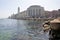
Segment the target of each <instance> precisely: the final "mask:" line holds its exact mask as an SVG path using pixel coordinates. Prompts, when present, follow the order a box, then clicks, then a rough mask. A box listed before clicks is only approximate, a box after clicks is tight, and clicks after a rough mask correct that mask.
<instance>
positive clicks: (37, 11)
mask: <svg viewBox="0 0 60 40" xmlns="http://www.w3.org/2000/svg"><path fill="white" fill-rule="evenodd" d="M27 14H28V16H29V17H41V16H43V15H44V8H43V7H40V6H38V5H33V6H30V7H29V8H28V9H27Z"/></svg>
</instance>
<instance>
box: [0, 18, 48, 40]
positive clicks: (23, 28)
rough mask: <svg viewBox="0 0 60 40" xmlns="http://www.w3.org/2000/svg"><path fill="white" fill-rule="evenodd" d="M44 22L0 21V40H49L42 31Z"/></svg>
mask: <svg viewBox="0 0 60 40" xmlns="http://www.w3.org/2000/svg"><path fill="white" fill-rule="evenodd" d="M42 23H43V22H42V21H33V20H13V19H2V20H0V40H48V33H44V32H43V29H42Z"/></svg>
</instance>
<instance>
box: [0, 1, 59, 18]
mask: <svg viewBox="0 0 60 40" xmlns="http://www.w3.org/2000/svg"><path fill="white" fill-rule="evenodd" d="M31 5H40V6H42V7H44V9H45V10H48V11H52V10H58V9H60V0H0V18H7V17H9V16H10V15H12V14H13V13H14V14H16V13H17V8H18V7H20V12H21V11H24V10H26V9H27V8H28V7H29V6H31Z"/></svg>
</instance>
